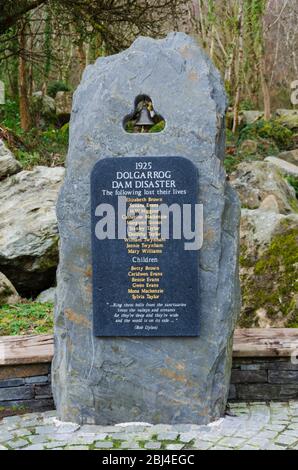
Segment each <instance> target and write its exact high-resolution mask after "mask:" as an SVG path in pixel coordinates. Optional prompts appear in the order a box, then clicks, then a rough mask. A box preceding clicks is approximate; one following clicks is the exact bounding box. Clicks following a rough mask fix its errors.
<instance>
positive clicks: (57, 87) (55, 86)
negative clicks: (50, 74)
mask: <svg viewBox="0 0 298 470" xmlns="http://www.w3.org/2000/svg"><path fill="white" fill-rule="evenodd" d="M58 91H71V88H70V86H69V85H68V84H67V83H65V82H62V81H61V80H58V81H55V82H50V83H49V85H48V89H47V94H48V95H49V96H51V97H52V98H55V96H56V95H57V93H58Z"/></svg>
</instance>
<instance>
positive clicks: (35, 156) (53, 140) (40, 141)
mask: <svg viewBox="0 0 298 470" xmlns="http://www.w3.org/2000/svg"><path fill="white" fill-rule="evenodd" d="M23 139H24V140H25V142H28V145H29V144H30V150H24V149H18V148H16V149H13V152H14V154H15V156H16V158H17V159H18V160H19V161H20V162H21V164H22V166H23V168H24V170H31V169H32V168H33V167H34V166H36V165H45V166H58V165H63V164H64V160H65V156H66V153H67V148H68V139H69V124H68V123H67V124H65V125H64V126H63V127H61V128H60V129H55V128H50V129H47V130H46V131H40V130H38V129H32V130H31V131H30V132H28V133H27V134H26V135H24V136H23Z"/></svg>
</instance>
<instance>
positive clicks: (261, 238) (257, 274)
mask: <svg viewBox="0 0 298 470" xmlns="http://www.w3.org/2000/svg"><path fill="white" fill-rule="evenodd" d="M297 163H298V150H294V151H291V152H284V153H282V154H280V155H279V157H278V158H276V157H268V158H266V159H265V161H254V162H242V163H240V164H239V165H238V167H237V169H236V171H234V172H233V173H232V175H231V177H230V179H231V184H232V186H233V187H234V188H235V189H236V190H237V192H238V194H239V196H240V199H241V204H242V217H241V258H240V264H241V280H242V300H243V301H242V313H241V318H240V325H241V326H244V327H251V326H259V327H273V326H274V327H284V326H297V325H298V313H297V312H298V294H297V279H298V250H297V242H298V201H297V198H296V193H295V190H294V188H293V187H292V186H291V185H290V184H289V183H288V180H287V177H288V176H298V166H297Z"/></svg>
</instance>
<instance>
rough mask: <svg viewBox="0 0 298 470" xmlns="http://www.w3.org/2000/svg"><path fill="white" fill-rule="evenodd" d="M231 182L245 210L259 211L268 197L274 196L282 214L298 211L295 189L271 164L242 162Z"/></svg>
mask: <svg viewBox="0 0 298 470" xmlns="http://www.w3.org/2000/svg"><path fill="white" fill-rule="evenodd" d="M285 163H286V162H285ZM230 181H231V185H232V186H233V188H234V189H236V191H237V192H238V194H239V197H240V200H241V204H242V206H243V207H245V208H248V209H257V208H258V207H259V206H260V204H261V203H262V201H264V199H265V198H266V197H267V196H270V195H272V196H274V197H275V199H276V201H277V204H278V207H279V212H280V213H281V214H287V213H290V212H293V210H296V209H297V200H296V195H295V191H294V188H293V187H292V186H290V185H289V183H288V182H287V181H286V179H285V178H283V176H282V174H281V173H280V171H279V170H278V168H276V166H274V165H272V164H271V163H269V162H258V161H255V162H242V163H240V164H239V165H238V167H237V169H236V170H235V171H234V172H233V173H232V174H231V175H230Z"/></svg>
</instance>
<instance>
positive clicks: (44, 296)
mask: <svg viewBox="0 0 298 470" xmlns="http://www.w3.org/2000/svg"><path fill="white" fill-rule="evenodd" d="M55 296H56V287H50V288H49V289H46V290H44V291H42V292H41V293H40V294H39V295H38V296H37V297H36V302H39V303H41V304H47V303H50V304H53V303H55Z"/></svg>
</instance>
